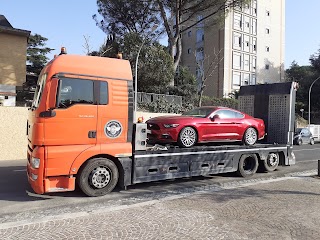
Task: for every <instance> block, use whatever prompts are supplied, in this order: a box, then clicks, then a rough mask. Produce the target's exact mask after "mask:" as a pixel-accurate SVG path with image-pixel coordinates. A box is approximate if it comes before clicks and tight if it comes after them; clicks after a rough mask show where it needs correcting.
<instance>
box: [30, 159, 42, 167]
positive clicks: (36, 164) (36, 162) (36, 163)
mask: <svg viewBox="0 0 320 240" xmlns="http://www.w3.org/2000/svg"><path fill="white" fill-rule="evenodd" d="M31 166H32V167H33V168H39V167H40V159H39V158H35V157H32V158H31Z"/></svg>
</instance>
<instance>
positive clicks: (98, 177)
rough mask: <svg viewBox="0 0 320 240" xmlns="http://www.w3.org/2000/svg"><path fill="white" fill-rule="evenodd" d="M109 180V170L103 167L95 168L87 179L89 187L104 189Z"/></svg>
mask: <svg viewBox="0 0 320 240" xmlns="http://www.w3.org/2000/svg"><path fill="white" fill-rule="evenodd" d="M110 179H111V173H110V170H109V169H108V168H106V167H104V166H103V167H101V166H100V167H97V168H95V169H94V170H93V171H92V172H91V174H90V177H89V180H90V183H91V185H92V186H93V187H95V188H104V187H105V186H107V185H108V184H109V182H110Z"/></svg>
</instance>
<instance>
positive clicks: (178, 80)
mask: <svg viewBox="0 0 320 240" xmlns="http://www.w3.org/2000/svg"><path fill="white" fill-rule="evenodd" d="M168 90H169V93H170V94H172V95H178V96H182V97H183V108H184V109H185V110H189V109H190V108H193V107H194V105H195V102H196V98H197V79H196V77H195V76H194V75H193V74H192V73H191V72H190V70H189V69H188V68H186V67H183V66H179V68H178V71H177V73H176V75H175V84H174V86H169V87H168Z"/></svg>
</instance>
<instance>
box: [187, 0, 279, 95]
mask: <svg viewBox="0 0 320 240" xmlns="http://www.w3.org/2000/svg"><path fill="white" fill-rule="evenodd" d="M205 16H206V13H203V15H201V14H199V15H198V16H197V19H201V18H203V17H205ZM284 34H285V0H252V1H251V3H250V4H245V5H243V6H241V7H235V8H234V9H232V10H231V11H230V12H229V13H228V14H227V16H226V18H225V19H224V21H223V22H222V23H221V24H215V25H212V24H210V21H205V22H201V23H199V24H198V25H197V26H195V27H193V28H191V29H189V30H187V31H185V32H184V33H183V35H182V44H183V53H182V58H181V59H182V60H181V61H182V65H184V66H187V67H189V69H190V70H191V72H193V73H194V74H195V75H196V76H197V79H198V83H199V85H200V82H201V79H204V78H206V81H205V88H204V95H206V96H212V97H228V96H229V93H232V92H233V91H234V90H237V89H239V88H240V86H243V85H254V84H265V83H275V82H281V81H284V57H285V56H284V50H285V45H284V44H285V35H284Z"/></svg>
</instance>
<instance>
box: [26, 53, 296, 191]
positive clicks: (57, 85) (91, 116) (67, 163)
mask: <svg viewBox="0 0 320 240" xmlns="http://www.w3.org/2000/svg"><path fill="white" fill-rule="evenodd" d="M132 83H133V80H132V71H131V67H130V63H129V61H127V60H123V59H112V58H104V57H94V56H77V55H69V54H63V52H62V54H60V55H59V56H57V57H55V58H54V59H53V60H51V61H50V62H49V63H48V64H47V65H46V66H45V67H44V68H43V70H42V71H41V74H40V75H39V79H38V82H37V87H36V91H35V94H34V99H33V102H32V106H31V107H30V108H29V116H28V123H27V136H28V150H27V159H28V161H27V175H28V181H29V183H30V185H31V186H32V188H33V190H34V192H36V193H38V194H44V193H49V192H62V191H73V190H74V189H75V187H76V185H78V186H79V188H80V189H81V190H82V191H83V192H84V193H85V194H86V195H88V196H101V195H105V194H107V193H109V192H111V191H112V190H113V189H114V188H115V186H116V185H119V186H121V187H123V188H126V187H127V186H129V185H133V184H136V183H141V182H150V181H158V180H165V179H172V178H181V177H192V176H199V175H208V174H216V173H222V172H235V171H237V172H238V173H239V174H240V175H241V176H244V177H248V176H252V175H253V174H255V172H256V171H257V168H258V165H259V164H260V165H262V166H263V167H264V168H265V170H266V171H273V170H275V169H276V168H277V166H278V165H279V164H283V165H292V164H294V163H295V159H294V155H293V153H292V144H291V143H287V144H278V145H274V144H257V145H255V146H253V147H247V146H241V145H238V146H198V147H193V148H191V149H182V148H177V147H168V148H155V147H154V146H153V147H149V146H147V144H146V142H147V132H148V131H147V125H146V124H145V123H134V121H133V111H134V109H133V107H134V106H133V100H134V96H133V84H132ZM292 132H293V130H292Z"/></svg>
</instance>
